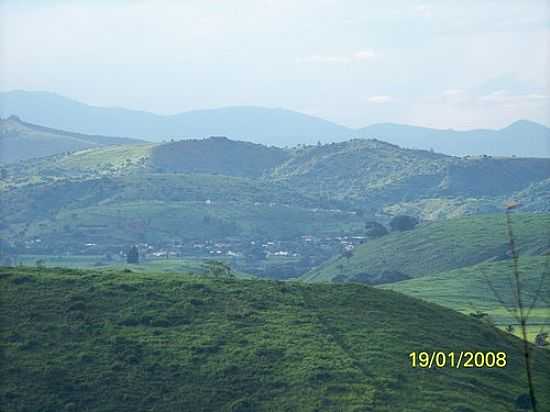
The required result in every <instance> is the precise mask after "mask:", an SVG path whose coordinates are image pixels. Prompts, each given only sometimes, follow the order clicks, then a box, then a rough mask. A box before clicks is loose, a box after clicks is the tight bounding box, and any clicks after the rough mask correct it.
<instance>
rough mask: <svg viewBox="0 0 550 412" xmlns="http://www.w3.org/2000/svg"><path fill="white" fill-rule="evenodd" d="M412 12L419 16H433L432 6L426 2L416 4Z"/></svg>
mask: <svg viewBox="0 0 550 412" xmlns="http://www.w3.org/2000/svg"><path fill="white" fill-rule="evenodd" d="M414 12H415V14H416V15H417V16H421V17H432V16H433V12H432V6H430V5H428V4H419V5H418V6H416V7H415V9H414Z"/></svg>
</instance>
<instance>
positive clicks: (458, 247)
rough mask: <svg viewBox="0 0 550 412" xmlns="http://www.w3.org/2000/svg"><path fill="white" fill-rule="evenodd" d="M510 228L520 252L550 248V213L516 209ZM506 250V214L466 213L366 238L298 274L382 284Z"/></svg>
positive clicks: (504, 253)
mask: <svg viewBox="0 0 550 412" xmlns="http://www.w3.org/2000/svg"><path fill="white" fill-rule="evenodd" d="M513 228H514V231H515V236H516V243H517V244H518V246H519V250H520V253H521V254H522V255H542V254H543V253H545V252H546V251H548V250H549V248H550V245H549V239H550V236H549V230H550V214H548V213H540V214H535V213H518V214H516V215H514V216H513ZM507 251H508V239H507V236H506V227H505V218H504V215H490V214H489V215H477V216H467V217H462V218H458V219H449V220H442V221H436V222H431V223H424V224H421V225H419V226H417V228H416V229H414V230H411V231H406V232H393V233H390V234H389V235H386V236H384V237H382V238H378V239H373V240H370V241H368V242H367V243H366V244H364V245H362V246H360V247H358V248H357V249H355V250H354V252H353V256H351V257H350V258H344V257H338V258H335V259H332V260H331V261H329V262H328V263H326V264H325V265H322V266H320V267H318V268H316V269H313V270H312V271H310V272H308V273H306V274H304V275H303V276H302V279H303V280H306V281H315V282H316V281H340V282H341V281H344V282H345V281H355V282H366V283H373V282H374V283H385V281H384V279H385V278H388V279H392V278H393V279H397V280H403V278H408V277H421V276H427V275H429V274H434V273H439V272H443V271H447V270H451V269H457V268H461V267H465V266H471V265H474V264H477V263H481V262H484V261H488V260H504V259H508V258H509V257H508V253H507ZM390 281H391V280H390ZM394 281H395V280H394Z"/></svg>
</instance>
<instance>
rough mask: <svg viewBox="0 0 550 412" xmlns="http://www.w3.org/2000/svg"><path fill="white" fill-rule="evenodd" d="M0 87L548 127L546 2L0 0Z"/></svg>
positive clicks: (352, 119) (465, 125)
mask: <svg viewBox="0 0 550 412" xmlns="http://www.w3.org/2000/svg"><path fill="white" fill-rule="evenodd" d="M0 4H1V9H0V16H1V17H0V18H1V21H0V23H1V24H0V26H1V29H0V30H1V32H0V34H1V43H0V48H1V49H0V58H1V60H2V66H1V68H0V89H1V90H3V91H8V90H13V89H24V90H45V91H50V92H55V93H59V94H61V95H65V96H68V97H71V98H74V99H77V100H80V101H83V102H86V103H89V104H94V105H102V106H120V107H126V108H130V109H139V110H146V111H152V112H156V113H161V114H168V113H177V112H182V111H186V110H193V109H208V108H215V107H223V106H234V105H256V106H267V107H283V108H287V109H291V110H296V111H300V112H304V113H307V114H312V115H316V116H320V117H323V118H325V119H328V120H331V121H334V122H337V123H340V124H343V125H346V126H348V127H362V126H366V125H368V124H371V123H375V122H396V123H408V124H413V125H419V126H428V127H437V128H456V129H470V128H485V127H488V128H500V127H504V126H506V125H508V124H510V123H511V122H513V121H515V120H517V119H529V120H533V121H537V122H540V123H543V124H546V125H550V121H549V112H550V100H549V95H550V85H549V82H548V75H547V73H548V72H550V71H549V60H550V55H549V51H548V50H549V47H548V46H549V45H548V38H549V34H550V17H549V10H548V9H549V7H548V2H547V1H535V0H531V1H529V2H517V1H502V0H501V1H483V2H478V1H462V2H450V1H438V2H435V1H433V2H414V1H392V2H387V1H347V2H345V3H343V2H341V1H332V0H317V1H299V2H297V1H295V0H294V1H290V0H277V1H268V0H264V1H252V0H238V1H231V2H215V1H205V0H200V1H185V2H176V1H109V2H107V1H93V2H92V1H72V2H69V1H25V2H23V1H11V0H4V1H1V2H0Z"/></svg>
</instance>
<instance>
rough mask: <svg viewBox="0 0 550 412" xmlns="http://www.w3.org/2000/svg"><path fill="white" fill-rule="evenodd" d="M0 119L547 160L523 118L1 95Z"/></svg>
mask: <svg viewBox="0 0 550 412" xmlns="http://www.w3.org/2000/svg"><path fill="white" fill-rule="evenodd" d="M0 103H1V104H0V116H2V117H7V116H10V115H17V116H20V117H22V118H24V119H27V120H28V121H30V122H33V123H38V124H43V125H47V126H49V127H54V128H57V129H65V130H71V131H79V132H83V133H90V134H104V135H112V136H131V137H136V138H141V139H146V140H152V141H161V140H164V139H172V138H173V139H182V138H203V137H208V136H228V137H230V138H232V139H239V140H246V141H251V142H254V143H261V144H266V145H275V146H279V147H283V146H295V145H297V144H315V143H317V141H321V142H324V143H327V142H340V141H344V140H348V139H350V138H369V139H373V138H376V139H380V140H384V141H388V142H390V143H393V144H397V145H399V146H402V147H408V148H416V149H424V150H429V149H433V150H435V151H437V152H441V153H445V154H448V155H455V156H464V155H483V154H486V155H493V156H513V155H515V156H521V157H550V129H549V128H547V127H545V126H543V125H540V124H537V123H535V122H531V121H526V120H520V121H517V122H515V123H513V124H511V125H510V126H508V127H505V128H503V129H500V130H468V131H455V130H442V129H430V128H425V127H416V126H409V125H400V124H388V123H383V124H374V125H371V126H367V127H365V128H361V129H352V128H349V127H345V126H342V125H338V124H335V123H333V122H330V121H327V120H324V119H321V118H318V117H314V116H309V115H305V114H302V113H298V112H293V111H290V110H284V109H274V108H265V107H254V106H240V107H226V108H219V109H211V110H194V111H189V112H183V113H179V114H175V115H157V114H153V113H148V112H143V111H137V110H127V109H121V108H106V107H97V106H90V105H86V104H83V103H80V102H78V101H75V100H72V99H68V98H66V97H62V96H59V95H57V94H54V93H47V92H29V91H23V90H17V91H10V92H4V93H0Z"/></svg>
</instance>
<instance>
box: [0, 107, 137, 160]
mask: <svg viewBox="0 0 550 412" xmlns="http://www.w3.org/2000/svg"><path fill="white" fill-rule="evenodd" d="M139 143H143V140H138V139H130V138H122V137H108V136H98V135H87V134H82V133H74V132H67V131H65V130H58V129H51V128H48V127H44V126H39V125H36V124H32V123H27V122H24V121H22V120H21V119H19V118H18V117H16V116H11V117H9V118H7V119H0V163H13V162H17V161H21V160H26V159H31V158H37V157H44V156H49V155H53V154H56V153H63V152H74V151H78V150H82V149H87V148H92V147H99V146H107V145H128V144H139Z"/></svg>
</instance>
